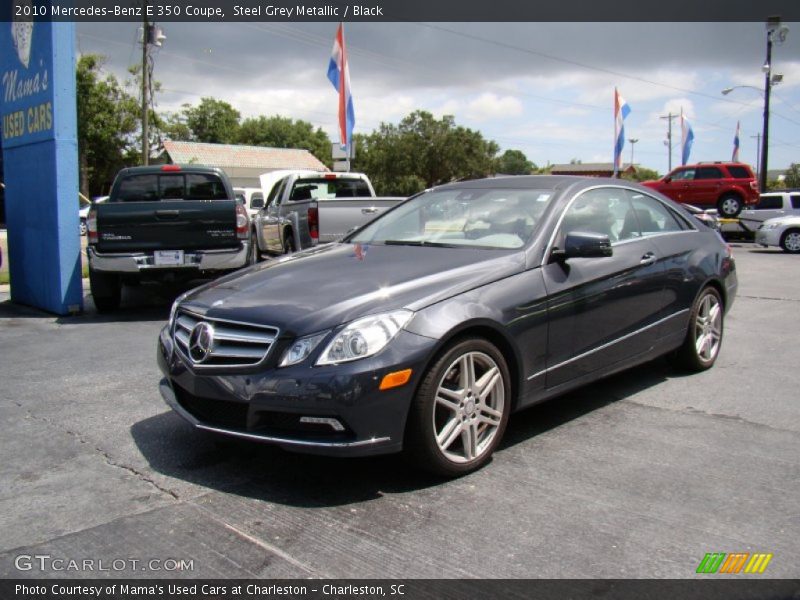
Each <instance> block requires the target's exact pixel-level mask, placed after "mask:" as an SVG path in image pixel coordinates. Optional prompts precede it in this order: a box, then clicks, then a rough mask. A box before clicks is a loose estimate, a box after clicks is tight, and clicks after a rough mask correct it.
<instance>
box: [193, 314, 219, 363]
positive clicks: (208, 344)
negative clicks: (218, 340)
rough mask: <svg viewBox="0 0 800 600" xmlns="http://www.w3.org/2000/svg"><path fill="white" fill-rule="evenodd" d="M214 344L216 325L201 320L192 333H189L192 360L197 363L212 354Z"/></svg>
mask: <svg viewBox="0 0 800 600" xmlns="http://www.w3.org/2000/svg"><path fill="white" fill-rule="evenodd" d="M213 345H214V327H212V326H211V325H209V324H208V323H205V322H201V323H198V324H197V325H195V326H194V327H193V328H192V333H191V334H190V335H189V357H190V358H191V359H192V362H194V363H196V364H199V363H202V362H204V361H205V360H206V359H207V358H208V355H209V354H211V348H212V347H213Z"/></svg>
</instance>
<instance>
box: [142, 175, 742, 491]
mask: <svg viewBox="0 0 800 600" xmlns="http://www.w3.org/2000/svg"><path fill="white" fill-rule="evenodd" d="M736 288H737V279H736V272H735V264H734V260H733V257H732V256H731V253H730V250H729V248H728V247H727V246H726V244H725V243H724V242H723V241H722V240H721V239H720V237H719V235H718V234H717V233H716V232H715V231H713V230H711V229H709V228H707V227H706V226H705V225H703V224H702V223H699V222H698V221H697V220H695V219H693V218H692V217H691V216H690V215H689V214H688V213H687V212H685V211H684V209H683V208H682V207H680V206H679V205H677V204H675V203H673V202H672V201H670V200H668V199H667V198H665V197H663V196H661V195H660V194H658V193H657V192H655V191H653V190H649V189H647V188H644V187H642V186H639V185H637V184H634V183H629V182H625V181H621V180H618V179H593V178H579V177H551V176H538V177H528V176H525V177H506V178H495V179H486V180H477V181H466V182H460V183H454V184H448V185H444V186H441V187H438V188H434V189H433V190H429V191H426V192H424V193H422V194H420V195H418V196H415V197H412V198H411V199H409V200H407V201H406V202H404V203H403V204H401V205H399V206H397V207H396V208H394V209H392V210H390V211H387V212H386V213H385V214H383V215H382V216H380V217H379V218H378V219H376V220H375V221H373V222H371V223H370V224H368V225H366V226H364V227H362V228H361V229H360V230H358V231H356V232H355V233H353V234H351V235H349V236H348V237H346V238H344V240H343V241H341V242H338V243H332V244H328V245H324V246H318V247H316V248H314V249H311V250H307V251H304V252H300V253H297V254H294V255H292V256H289V257H287V258H284V259H281V260H278V261H273V262H269V263H263V264H259V265H255V266H253V267H250V268H247V269H244V270H242V271H240V272H238V273H235V274H233V275H229V276H226V277H223V278H221V279H218V280H216V281H214V282H212V283H209V284H207V285H205V286H202V287H200V288H198V289H196V290H193V291H190V292H188V293H187V294H185V295H184V296H183V297H181V298H179V299H178V300H176V302H175V304H174V306H173V308H172V312H171V316H170V320H169V323H168V325H167V326H166V327H165V328H164V329H163V330H162V332H161V334H160V337H159V348H158V361H159V365H160V368H161V370H162V372H163V373H164V375H165V377H164V379H163V380H162V382H161V384H160V388H161V393H162V395H163V396H164V398H165V400H166V401H167V403H168V404H169V405H170V406H171V407H172V408H173V409H174V410H176V411H177V412H178V413H179V414H180V415H181V416H183V417H184V418H185V419H187V420H188V421H189V422H190V423H192V424H193V425H195V426H196V427H197V428H199V429H202V430H206V431H211V432H215V433H218V434H227V435H231V436H237V437H240V438H248V439H253V440H260V441H264V442H271V443H275V444H278V445H280V446H282V447H284V448H287V449H292V450H298V451H306V452H316V453H325V454H333V455H348V456H354V455H366V454H379V453H388V452H397V451H401V450H403V451H405V452H407V453H408V454H409V455H411V456H412V457H414V458H416V459H417V461H418V463H419V464H420V466H422V467H424V468H426V469H429V470H432V471H434V472H437V473H440V474H444V475H448V476H457V475H460V474H463V473H467V472H469V471H472V470H474V469H476V468H479V467H480V466H482V465H483V464H484V463H486V462H487V461H488V460H489V458H490V456H491V455H492V452H493V451H494V450H495V449H496V448H497V446H498V444H499V443H500V440H501V438H502V436H503V432H504V430H505V427H506V423H507V422H508V418H509V415H510V414H511V413H512V412H514V411H517V410H519V409H522V408H525V407H528V406H531V405H533V404H535V403H537V402H540V401H543V400H546V399H548V398H552V397H554V396H557V395H559V394H562V393H564V392H566V391H567V390H570V389H573V388H575V387H577V386H580V385H584V384H587V383H589V382H592V381H595V380H596V379H598V378H600V377H603V376H606V375H609V374H611V373H615V372H618V371H621V370H623V369H626V368H628V367H631V366H632V365H635V364H639V363H642V362H644V361H648V360H651V359H653V358H655V357H658V356H660V355H663V354H667V353H674V355H675V357H676V358H677V359H678V360H679V361H680V362H681V363H682V364H683V365H684V366H685V367H688V368H691V369H694V370H702V369H706V368H709V367H711V366H712V365H713V364H714V362H715V360H716V359H717V356H718V354H719V351H720V347H721V343H722V335H723V318H724V315H725V313H726V311H727V310H728V309H729V308H730V306H731V303H732V302H733V300H734V297H735V294H736Z"/></svg>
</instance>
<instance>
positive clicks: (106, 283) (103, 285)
mask: <svg viewBox="0 0 800 600" xmlns="http://www.w3.org/2000/svg"><path fill="white" fill-rule="evenodd" d="M89 287H90V288H91V290H92V300H93V301H94V305H95V307H96V308H97V311H98V312H101V313H104V312H111V311H114V310H117V309H118V308H119V305H120V300H121V299H122V282H121V281H120V279H119V276H118V275H112V274H107V273H97V272H96V271H92V270H91V269H89Z"/></svg>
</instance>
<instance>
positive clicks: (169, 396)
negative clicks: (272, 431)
mask: <svg viewBox="0 0 800 600" xmlns="http://www.w3.org/2000/svg"><path fill="white" fill-rule="evenodd" d="M158 390H159V391H160V392H161V397H162V398H164V402H166V403H167V405H168V406H169V407H170V408H171V409H172V410H174V411H175V412H176V413H178V414H179V415H180V416H181V417H183V418H184V419H185V420H186V421H188V422H189V424H191V425H193V426H194V427H196V428H197V429H202V430H204V431H211V432H213V433H222V434H225V435H230V436H234V437H238V438H242V439H248V440H255V441H259V442H270V443H273V444H279V445H285V446H300V447H305V448H358V447H362V446H371V445H373V444H383V443H385V442H390V441H391V438H388V437H380V438H371V439H368V440H356V441H355V442H311V441H307V440H293V439H291V438H279V437H273V436H267V435H258V434H257V433H247V432H244V431H233V430H230V429H221V428H219V427H212V426H210V425H204V424H203V423H201V422H200V421H198V420H197V419H196V418H195V417H194V416H193V415H192V414H191V413H189V412H188V411H187V410H186V409H184V408H183V407H182V406H181V405H180V403H179V402H178V399H177V398H176V397H175V392H173V391H172V388H171V387H170V385H169V383H168V382H167V379H166V378H164V379H162V380H161V381H160V382H159V383H158Z"/></svg>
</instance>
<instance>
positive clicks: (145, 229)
mask: <svg viewBox="0 0 800 600" xmlns="http://www.w3.org/2000/svg"><path fill="white" fill-rule="evenodd" d="M249 224H250V219H249V217H248V215H247V210H246V208H245V207H244V205H242V203H241V202H239V201H237V200H236V199H235V197H234V194H233V188H232V187H231V184H230V182H229V181H228V178H227V177H226V175H225V174H224V173H223V172H222V171H221V170H220V169H217V168H213V167H204V166H198V165H187V166H180V165H161V166H152V167H134V168H130V169H123V170H122V171H120V172H119V174H118V175H117V178H116V179H115V181H114V185H113V186H112V188H111V194H110V197H109V199H108V200H107V201H106V202H103V203H102V204H95V205H94V206H93V207H92V208H91V210H90V211H89V214H88V218H87V230H88V247H87V251H86V254H87V256H88V258H89V281H90V284H91V289H92V296H93V299H94V303H95V306H96V307H97V309H98V310H99V311H109V310H114V309H116V308H117V307H118V306H119V303H120V296H121V290H122V285H123V284H124V283H138V282H141V281H143V280H155V281H174V280H176V279H178V278H180V279H193V278H197V277H203V276H209V275H212V276H216V275H218V274H220V273H223V272H227V271H233V270H235V269H238V268H240V267H243V266H245V265H247V264H250V262H252V256H253V253H252V251H251V237H250V227H249Z"/></svg>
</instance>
